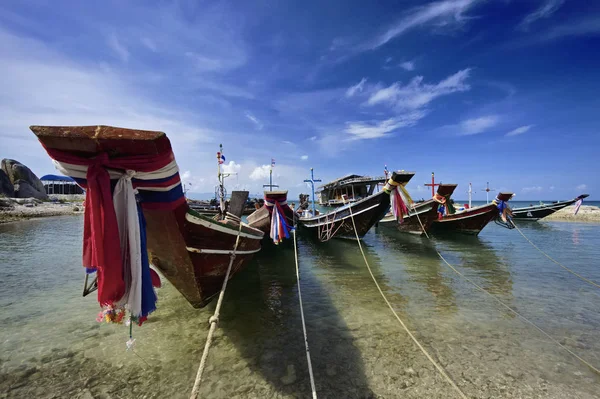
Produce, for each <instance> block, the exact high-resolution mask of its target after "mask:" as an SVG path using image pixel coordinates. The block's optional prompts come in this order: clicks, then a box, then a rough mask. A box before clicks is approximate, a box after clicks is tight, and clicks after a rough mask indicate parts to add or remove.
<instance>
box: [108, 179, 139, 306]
mask: <svg viewBox="0 0 600 399" xmlns="http://www.w3.org/2000/svg"><path fill="white" fill-rule="evenodd" d="M135 174H136V173H135V172H134V171H132V170H128V171H127V172H126V173H125V174H124V175H123V176H122V177H121V178H120V179H119V181H118V182H117V185H116V187H115V192H114V194H113V202H114V204H115V213H116V215H117V223H118V225H119V237H120V239H121V258H122V259H123V269H124V270H123V275H124V278H125V287H126V291H125V295H124V296H123V298H122V299H121V301H120V305H122V306H125V307H127V308H128V309H129V311H130V312H131V314H132V315H133V316H136V317H138V316H140V315H141V313H142V248H141V242H140V221H139V217H138V212H137V203H136V200H135V191H134V189H133V185H132V184H131V178H132V177H133V176H134V175H135Z"/></svg>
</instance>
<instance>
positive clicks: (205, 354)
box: [190, 222, 242, 399]
mask: <svg viewBox="0 0 600 399" xmlns="http://www.w3.org/2000/svg"><path fill="white" fill-rule="evenodd" d="M239 225H240V227H239V229H238V234H237V237H236V239H235V245H234V246H233V252H231V256H230V257H229V266H228V267H227V273H225V280H223V286H222V287H221V292H219V300H218V301H217V306H216V308H215V313H214V314H213V315H212V316H211V318H210V319H209V320H208V322H209V323H210V329H209V331H208V336H207V337H206V343H205V344H204V352H202V358H201V359H200V366H199V367H198V373H197V374H196V380H195V381H194V387H193V388H192V395H191V396H190V399H196V398H197V397H198V393H199V391H200V384H201V382H202V374H203V373H204V367H205V366H206V358H207V357H208V351H209V350H210V345H211V344H212V339H213V335H214V333H215V331H216V329H217V324H218V323H219V313H220V311H221V305H222V304H223V297H224V296H225V289H226V288H227V281H228V280H229V273H231V266H232V265H233V261H234V260H235V251H236V250H237V247H238V244H239V243H240V235H241V232H242V223H241V222H240V224H239Z"/></svg>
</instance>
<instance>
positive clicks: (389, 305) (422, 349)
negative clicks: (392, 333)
mask: <svg viewBox="0 0 600 399" xmlns="http://www.w3.org/2000/svg"><path fill="white" fill-rule="evenodd" d="M349 209H350V218H351V219H352V226H353V227H354V234H355V235H356V241H357V242H358V248H359V249H360V253H361V254H362V257H363V259H364V261H365V265H367V269H368V270H369V274H370V275H371V278H372V279H373V282H374V283H375V285H376V286H377V289H378V290H379V293H380V294H381V297H382V298H383V300H384V301H385V303H386V304H387V305H388V307H389V308H390V310H391V311H392V313H393V314H394V316H395V317H396V319H397V320H398V322H399V323H400V325H401V326H402V327H403V328H404V330H405V331H406V332H407V333H408V335H409V336H410V338H411V339H412V340H413V342H414V343H415V344H416V345H417V346H418V347H419V349H421V352H423V354H424V355H425V356H426V357H427V359H429V361H430V362H431V363H432V364H433V365H434V366H435V368H436V369H437V370H438V371H439V372H440V374H442V376H444V378H445V379H446V381H448V383H449V384H450V385H452V387H453V388H454V389H455V390H456V392H457V393H458V394H459V395H460V397H461V398H463V399H467V396H466V395H465V394H464V393H463V391H461V389H460V388H459V387H458V385H456V383H455V382H454V381H452V379H451V378H450V376H448V374H447V373H446V372H445V371H444V369H443V368H442V366H440V365H439V364H438V363H437V362H436V361H435V360H434V359H433V357H431V355H430V354H429V352H427V350H426V349H425V348H424V347H423V345H421V343H420V342H419V341H418V340H417V338H415V336H414V335H413V334H412V333H411V332H410V330H409V329H408V327H406V324H404V322H403V321H402V319H401V318H400V316H398V313H396V311H395V310H394V307H393V306H392V304H391V303H390V301H389V300H388V299H387V297H386V296H385V294H384V293H383V290H382V289H381V287H380V286H379V283H378V282H377V279H376V278H375V276H374V275H373V271H371V266H370V265H369V262H368V261H367V257H366V256H365V252H364V250H363V248H362V244H361V243H360V237H359V236H358V232H357V231H356V224H355V223H354V215H353V214H352V208H349Z"/></svg>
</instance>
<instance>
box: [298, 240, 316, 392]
mask: <svg viewBox="0 0 600 399" xmlns="http://www.w3.org/2000/svg"><path fill="white" fill-rule="evenodd" d="M292 235H293V236H294V257H295V259H296V283H297V285H298V302H299V303H300V318H301V319H302V332H303V333H304V347H305V349H306V363H307V364H308V375H309V377H310V387H311V390H312V397H313V399H317V389H316V387H315V377H314V374H313V369H312V362H311V360H310V349H309V347H308V334H307V333H306V321H305V319H304V308H303V306H302V291H301V289H300V267H299V266H298V246H297V244H296V228H294V229H292Z"/></svg>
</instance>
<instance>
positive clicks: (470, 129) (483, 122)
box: [459, 115, 500, 136]
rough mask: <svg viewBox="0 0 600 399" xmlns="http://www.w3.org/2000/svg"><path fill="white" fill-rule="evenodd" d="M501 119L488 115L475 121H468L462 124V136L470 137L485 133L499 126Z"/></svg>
mask: <svg viewBox="0 0 600 399" xmlns="http://www.w3.org/2000/svg"><path fill="white" fill-rule="evenodd" d="M499 120H500V118H498V116H496V115H487V116H482V117H479V118H474V119H467V120H464V121H462V122H461V123H460V133H459V134H460V135H461V136H470V135H474V134H479V133H483V132H485V131H486V130H489V129H491V128H493V127H494V126H496V125H497V124H498V121H499Z"/></svg>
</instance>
